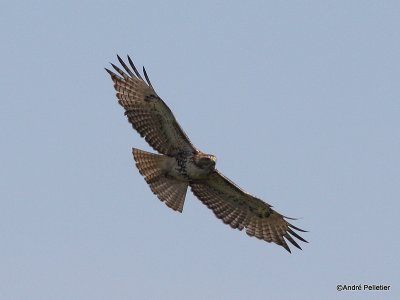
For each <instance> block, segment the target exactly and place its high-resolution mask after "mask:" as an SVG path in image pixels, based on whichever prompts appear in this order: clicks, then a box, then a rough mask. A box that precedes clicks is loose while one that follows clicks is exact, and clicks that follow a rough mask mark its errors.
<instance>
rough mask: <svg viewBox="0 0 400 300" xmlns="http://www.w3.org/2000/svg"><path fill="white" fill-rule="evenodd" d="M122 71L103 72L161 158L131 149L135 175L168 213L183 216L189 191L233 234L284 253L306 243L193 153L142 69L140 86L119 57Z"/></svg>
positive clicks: (208, 157) (205, 158) (276, 215)
mask: <svg viewBox="0 0 400 300" xmlns="http://www.w3.org/2000/svg"><path fill="white" fill-rule="evenodd" d="M117 57H118V60H119V62H120V64H121V65H122V67H123V68H124V70H125V71H123V70H121V69H120V68H118V67H117V66H116V65H114V64H111V65H112V66H113V68H114V70H115V71H116V72H117V73H118V74H116V73H114V72H112V71H110V70H108V69H106V70H107V72H108V73H109V74H110V75H111V79H112V80H113V82H114V88H115V90H116V92H117V94H116V95H117V98H118V100H119V101H118V103H119V104H120V105H121V106H122V107H123V108H124V109H125V115H126V116H127V117H128V120H129V122H130V123H131V124H132V126H133V128H134V129H135V130H136V131H138V132H139V134H140V135H141V136H142V137H144V138H145V140H146V141H147V142H148V143H149V145H150V146H151V147H152V148H153V149H154V150H156V151H157V152H159V153H160V154H153V153H149V152H145V151H142V150H139V149H133V157H134V159H135V161H136V166H137V168H138V169H139V172H140V174H141V175H142V176H143V177H144V179H145V180H146V182H147V183H148V185H149V186H150V189H151V190H152V191H153V193H154V194H155V195H157V197H158V198H159V199H160V200H161V201H163V202H165V204H166V205H167V206H168V207H170V208H172V209H173V210H176V211H179V212H182V210H183V205H184V202H185V196H186V192H187V188H188V186H190V187H191V190H192V192H193V194H194V195H196V197H197V198H198V199H200V201H201V202H203V203H204V204H205V205H206V206H207V207H208V208H210V209H211V210H212V211H213V212H214V214H215V216H216V217H217V218H219V219H221V220H222V221H223V222H224V223H225V224H228V225H230V226H231V227H232V228H235V229H239V230H243V229H246V233H247V234H248V235H250V236H255V237H257V238H258V239H262V240H265V241H267V242H274V243H276V244H278V245H280V246H282V247H284V248H285V249H286V250H287V251H289V252H290V248H289V246H288V244H287V241H289V242H290V243H291V244H292V245H294V246H295V247H297V248H299V249H301V247H300V246H299V244H298V243H297V242H296V241H295V240H294V238H297V239H299V240H301V241H303V242H307V241H306V240H305V239H303V238H302V237H300V236H299V235H298V234H297V233H296V232H295V231H294V230H297V231H301V232H305V231H304V230H302V229H300V228H297V227H295V226H293V225H292V224H290V223H289V222H287V221H286V220H285V219H290V218H287V217H284V216H283V215H281V214H279V213H277V212H276V211H275V210H273V209H272V207H271V205H269V204H267V203H265V202H264V201H262V200H261V199H258V198H256V197H254V196H252V195H250V194H248V193H246V192H245V191H243V190H242V189H240V188H239V187H238V186H236V185H235V184H234V183H233V182H231V181H230V180H229V179H228V178H226V177H225V176H224V175H222V174H221V173H220V172H219V171H218V170H217V169H215V164H216V158H215V156H213V155H210V154H205V153H203V152H201V151H200V150H198V149H196V148H195V147H194V146H193V144H192V143H191V142H190V140H189V138H188V137H187V135H186V134H185V132H184V131H183V130H182V128H181V127H180V125H179V124H178V122H177V121H176V119H175V117H174V115H173V114H172V112H171V110H170V109H169V108H168V106H167V105H166V104H165V103H164V101H163V100H162V99H161V98H160V97H159V96H158V95H157V93H156V92H155V91H154V89H153V86H152V84H151V82H150V80H149V77H148V76H147V73H146V70H145V69H144V68H143V73H144V76H145V80H144V79H143V78H142V76H141V75H140V73H139V72H138V71H137V69H136V67H135V65H134V64H133V62H132V60H131V59H130V58H129V56H128V62H129V65H130V67H131V69H130V68H129V67H128V66H127V65H126V64H125V62H124V61H123V60H122V59H121V58H120V57H119V56H117Z"/></svg>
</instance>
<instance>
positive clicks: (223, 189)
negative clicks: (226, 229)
mask: <svg viewBox="0 0 400 300" xmlns="http://www.w3.org/2000/svg"><path fill="white" fill-rule="evenodd" d="M190 186H191V189H192V192H193V193H194V194H195V195H196V197H197V198H199V199H200V200H201V202H203V203H204V204H205V205H206V206H207V207H208V208H210V209H211V210H212V211H213V212H214V214H215V215H216V216H217V218H219V219H221V220H222V221H223V222H224V223H225V224H228V225H230V226H231V227H232V228H236V229H239V230H242V229H244V228H246V233H247V234H248V235H250V236H255V237H257V238H259V239H262V240H265V241H267V242H274V243H276V244H278V245H280V246H282V247H284V248H285V249H286V250H287V251H289V252H290V248H289V246H288V245H287V243H286V241H285V239H286V240H287V241H289V242H290V243H291V244H293V245H294V246H295V247H297V248H299V249H301V247H300V246H299V244H298V243H297V242H296V241H295V240H294V239H293V237H295V238H297V239H299V240H301V241H303V242H307V241H306V240H305V239H303V238H302V237H301V236H299V235H298V234H297V233H296V232H294V230H297V231H301V232H305V231H304V230H302V229H300V228H297V227H295V226H293V225H292V224H290V223H289V222H287V221H286V220H285V218H287V217H284V216H283V215H281V214H279V213H277V212H276V211H275V210H273V209H272V208H271V207H272V206H271V205H269V204H267V203H265V202H264V201H262V200H260V199H258V198H256V197H254V196H251V195H249V194H247V193H246V192H245V191H243V190H242V189H240V188H239V187H238V186H236V185H235V184H234V183H233V182H232V181H230V180H229V179H228V178H226V177H225V176H224V175H222V174H221V173H219V172H218V171H217V170H216V171H214V173H212V174H211V176H210V177H209V178H208V179H207V180H206V181H201V182H193V183H191V184H190ZM288 219H290V218H288Z"/></svg>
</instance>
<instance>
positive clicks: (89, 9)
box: [0, 1, 400, 299]
mask: <svg viewBox="0 0 400 300" xmlns="http://www.w3.org/2000/svg"><path fill="white" fill-rule="evenodd" d="M399 15H400V4H399V2H398V1H252V2H251V3H244V2H243V1H240V2H239V1H229V2H228V1H201V2H197V3H189V2H187V1H186V2H185V1H147V2H145V3H139V2H138V3H135V1H68V2H67V1H63V2H61V1H41V2H40V3H39V2H37V1H8V2H7V3H4V4H3V5H2V9H1V11H0V34H1V37H2V43H1V44H0V58H1V62H2V70H3V71H2V75H1V76H0V87H1V89H0V93H1V94H0V95H1V101H0V109H1V110H0V112H1V118H0V128H1V130H0V138H1V140H2V146H1V147H0V153H1V155H0V166H1V167H0V178H1V180H0V190H1V200H0V239H1V247H0V265H1V268H0V298H1V299H243V298H256V297H257V298H259V299H260V298H261V299H264V298H271V299H336V298H340V299H377V298H384V299H399V296H400V293H399V279H398V278H400V271H399V270H400V263H399V252H400V246H399V242H398V240H397V235H398V233H397V231H398V229H399V228H400V226H399V225H400V224H399V221H398V211H399V209H400V206H399V197H400V188H399V181H400V159H399V153H400V134H399V129H400V104H399V100H400V89H399V78H400V59H399V53H400V30H399V28H400V18H399ZM116 54H120V55H121V56H125V55H126V54H129V55H131V56H132V57H133V58H134V60H135V62H136V64H137V65H138V66H139V67H141V66H142V65H145V66H146V69H147V71H148V73H149V76H150V79H151V81H152V83H153V86H154V87H155V88H156V90H157V92H158V94H159V95H160V96H161V97H162V98H163V99H164V100H165V102H166V103H167V104H168V105H169V106H170V108H171V109H172V111H173V112H174V114H175V116H176V118H177V119H178V121H179V122H180V124H181V126H182V127H183V128H184V130H185V131H186V133H187V134H188V135H189V137H190V138H191V140H192V142H193V143H194V144H195V145H196V146H197V147H198V148H199V149H201V150H203V151H205V152H207V153H213V154H215V155H216V156H217V157H218V164H217V167H218V169H219V170H220V171H221V172H222V173H224V174H225V175H226V176H228V177H229V178H231V179H232V180H233V181H234V182H236V183H237V184H238V185H239V186H241V187H242V188H244V189H245V190H246V191H249V192H250V193H252V194H254V195H257V196H258V197H260V198H262V199H264V200H265V201H267V202H268V203H270V204H272V205H273V206H274V207H275V209H276V210H277V211H278V212H281V213H283V214H285V215H287V216H291V217H297V218H299V219H298V220H297V221H295V222H294V225H296V226H298V227H300V228H304V229H307V230H309V232H308V233H305V234H304V235H303V236H304V237H305V238H306V239H307V240H309V242H310V243H309V244H302V246H303V251H300V250H297V249H295V248H294V249H293V251H292V252H293V253H292V254H289V253H287V252H286V251H285V250H284V249H283V248H281V247H278V246H276V245H273V244H268V243H265V242H262V241H259V240H257V239H255V238H249V237H247V235H246V234H245V233H244V232H239V231H235V230H232V229H230V228H229V227H227V226H225V225H223V224H222V222H221V221H220V220H218V219H216V218H215V217H214V215H213V213H212V212H211V211H210V210H208V209H207V208H206V207H205V206H204V205H202V204H201V202H200V201H198V200H197V199H196V198H195V197H194V196H193V195H192V194H191V193H190V192H189V193H188V195H187V199H186V203H185V207H184V212H183V214H179V213H175V212H173V211H172V210H170V209H168V208H167V207H166V206H165V205H164V204H162V203H161V202H160V201H159V200H158V199H157V198H156V197H155V196H154V195H153V194H152V193H151V191H150V189H149V188H148V187H147V185H146V184H145V182H144V180H143V178H142V177H141V176H140V175H139V173H138V171H137V170H136V168H135V166H134V162H133V159H132V157H131V148H132V147H137V148H139V149H143V150H147V151H150V147H149V146H148V145H147V144H146V143H145V142H144V141H143V140H142V139H141V138H140V137H139V135H138V134H137V133H136V132H134V131H133V130H132V128H131V127H130V125H129V124H128V122H127V120H126V119H125V117H124V116H123V110H122V108H121V107H119V105H117V103H116V98H115V96H114V90H113V88H112V83H111V80H110V78H109V76H108V74H107V73H106V72H105V71H104V69H103V68H104V67H108V66H109V65H108V63H109V62H116ZM338 284H348V285H353V284H385V285H391V289H390V291H387V292H382V291H380V292H372V291H358V292H350V291H343V292H338V291H337V290H336V286H337V285H338Z"/></svg>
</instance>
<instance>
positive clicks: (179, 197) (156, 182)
mask: <svg viewBox="0 0 400 300" xmlns="http://www.w3.org/2000/svg"><path fill="white" fill-rule="evenodd" d="M132 153H133V157H134V159H135V161H136V167H137V168H138V169H139V172H140V174H142V175H143V177H144V179H145V180H146V182H147V183H148V185H149V186H150V189H151V190H152V191H153V193H154V194H155V195H157V197H158V198H159V199H160V200H161V201H163V202H165V204H166V205H167V206H168V207H170V208H172V209H173V210H176V211H179V212H182V210H183V204H184V202H185V197H186V191H187V187H188V183H187V182H182V181H178V180H176V179H173V178H170V177H168V176H167V175H166V171H165V165H167V163H168V162H167V160H169V159H170V157H168V156H166V155H160V154H153V153H149V152H145V151H142V150H139V149H135V148H133V149H132ZM163 167H164V168H163Z"/></svg>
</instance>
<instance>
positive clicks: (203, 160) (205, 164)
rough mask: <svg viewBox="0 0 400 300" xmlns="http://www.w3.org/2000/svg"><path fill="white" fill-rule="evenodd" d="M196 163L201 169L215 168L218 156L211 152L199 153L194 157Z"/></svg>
mask: <svg viewBox="0 0 400 300" xmlns="http://www.w3.org/2000/svg"><path fill="white" fill-rule="evenodd" d="M194 162H195V164H196V165H197V166H198V167H199V168H201V169H209V170H210V171H211V170H214V169H215V164H216V163H217V157H216V156H214V155H211V154H204V153H199V154H197V155H196V156H195V157H194Z"/></svg>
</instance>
